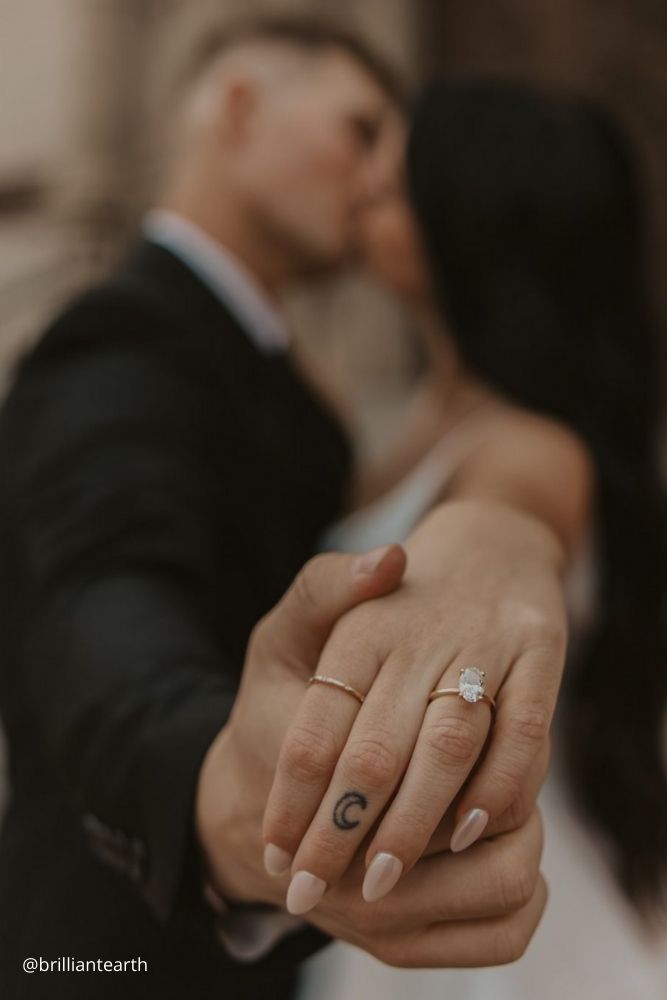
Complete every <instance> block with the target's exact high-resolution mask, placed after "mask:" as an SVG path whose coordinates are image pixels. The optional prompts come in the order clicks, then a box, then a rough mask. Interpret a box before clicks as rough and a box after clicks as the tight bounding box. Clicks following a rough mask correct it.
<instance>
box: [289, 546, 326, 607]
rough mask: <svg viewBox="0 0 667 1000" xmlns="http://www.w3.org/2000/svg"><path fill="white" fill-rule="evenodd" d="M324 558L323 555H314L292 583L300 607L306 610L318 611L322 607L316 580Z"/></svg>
mask: <svg viewBox="0 0 667 1000" xmlns="http://www.w3.org/2000/svg"><path fill="white" fill-rule="evenodd" d="M323 558H324V557H323V556H313V558H312V559H309V560H308V562H307V563H306V565H305V566H304V567H303V569H302V570H301V572H300V573H299V575H298V576H297V577H296V579H295V581H294V583H293V584H292V587H293V594H294V597H295V598H296V600H297V603H298V605H299V607H300V608H301V609H304V610H305V611H306V612H308V611H311V612H312V611H317V610H319V607H320V600H319V596H318V589H317V586H316V580H317V578H318V576H319V571H320V564H321V562H322V559H323Z"/></svg>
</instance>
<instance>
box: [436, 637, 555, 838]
mask: <svg viewBox="0 0 667 1000" xmlns="http://www.w3.org/2000/svg"><path fill="white" fill-rule="evenodd" d="M563 656H564V653H563V651H562V650H561V649H560V648H559V645H558V644H553V645H551V644H544V645H541V646H539V647H534V648H531V649H528V650H526V651H525V652H524V653H523V654H522V655H521V656H520V657H519V658H518V659H517V661H516V662H515V663H514V665H513V666H512V668H511V670H510V672H509V674H508V677H507V679H506V680H505V682H504V684H503V686H502V689H501V691H500V693H499V695H498V697H497V699H496V700H497V706H498V709H497V713H496V718H495V721H494V725H493V728H492V731H491V735H490V739H489V743H488V746H487V749H486V753H485V755H484V759H483V761H481V763H480V766H479V768H478V769H477V771H476V772H475V774H474V775H473V777H472V779H471V780H470V782H469V783H468V785H467V787H466V788H465V790H464V792H463V795H462V796H461V799H460V801H459V803H458V806H457V809H456V820H457V824H456V827H455V829H454V831H453V834H452V840H451V848H452V850H457V851H460V850H464V849H465V848H466V847H469V846H470V844H471V843H474V841H475V840H476V839H477V837H478V836H479V835H480V834H481V832H482V830H483V828H484V820H485V817H486V818H487V819H488V820H495V819H497V818H498V817H499V816H501V815H502V814H503V813H504V812H505V811H506V810H507V809H509V808H510V807H511V805H512V803H513V802H514V801H515V800H516V798H517V797H518V796H519V794H520V792H521V788H522V785H523V783H524V781H525V779H526V775H527V774H528V772H529V771H530V768H531V767H532V765H533V762H534V760H535V757H536V756H537V755H538V754H539V753H540V751H541V749H542V747H543V745H544V743H545V740H546V739H547V738H548V735H549V729H550V726H551V720H552V717H553V713H554V708H555V705H556V699H557V696H558V688H559V684H560V678H561V673H562V668H563V663H562V658H563ZM480 816H481V819H479V820H477V822H475V817H480Z"/></svg>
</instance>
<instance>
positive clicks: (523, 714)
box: [506, 705, 550, 753]
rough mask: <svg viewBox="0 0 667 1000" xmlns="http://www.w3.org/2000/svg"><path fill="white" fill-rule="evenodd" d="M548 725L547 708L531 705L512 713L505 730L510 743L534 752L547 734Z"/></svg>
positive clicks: (539, 747)
mask: <svg viewBox="0 0 667 1000" xmlns="http://www.w3.org/2000/svg"><path fill="white" fill-rule="evenodd" d="M549 725H550V718H549V713H548V712H547V710H546V709H545V708H544V707H543V706H542V705H532V706H527V707H525V708H522V709H520V710H519V711H517V712H515V713H513V715H512V717H511V720H510V722H509V723H508V725H507V731H506V732H507V736H508V738H509V740H510V742H511V743H513V744H514V745H516V746H518V747H520V748H521V749H527V750H530V751H532V752H535V753H536V752H537V751H538V750H539V749H541V747H542V744H543V743H544V742H545V741H546V739H547V737H548V735H549Z"/></svg>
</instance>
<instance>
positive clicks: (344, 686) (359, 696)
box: [308, 674, 366, 705]
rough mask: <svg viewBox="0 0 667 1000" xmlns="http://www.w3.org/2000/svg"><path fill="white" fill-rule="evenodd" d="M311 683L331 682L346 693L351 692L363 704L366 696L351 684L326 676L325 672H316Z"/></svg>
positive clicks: (331, 684)
mask: <svg viewBox="0 0 667 1000" xmlns="http://www.w3.org/2000/svg"><path fill="white" fill-rule="evenodd" d="M308 683H309V684H329V685H330V686H331V687H337V688H340V690H341V691H344V692H345V694H351V695H352V697H353V698H356V699H357V701H358V702H359V704H360V705H363V703H364V698H365V697H366V695H363V694H362V693H361V691H357V689H356V688H353V687H352V686H351V685H350V684H345V682H344V681H339V680H337V679H336V678H335V677H325V676H324V675H323V674H314V675H313V677H311V678H310V680H309V681H308Z"/></svg>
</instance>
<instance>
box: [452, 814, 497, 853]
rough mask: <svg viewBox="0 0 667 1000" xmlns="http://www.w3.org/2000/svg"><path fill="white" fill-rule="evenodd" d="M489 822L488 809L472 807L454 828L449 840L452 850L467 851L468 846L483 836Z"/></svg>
mask: <svg viewBox="0 0 667 1000" xmlns="http://www.w3.org/2000/svg"><path fill="white" fill-rule="evenodd" d="M488 822H489V814H488V812H487V811H486V809H471V810H470V811H469V812H467V813H466V814H465V816H462V817H461V819H460V820H459V822H458V823H457V824H456V827H455V828H454V833H453V834H452V839H451V840H450V842H449V849H450V851H454V852H458V851H465V849H466V847H470V846H471V844H474V843H475V841H476V840H477V839H478V838H479V837H481V835H482V834H483V833H484V830H485V827H486V824H487V823H488Z"/></svg>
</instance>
